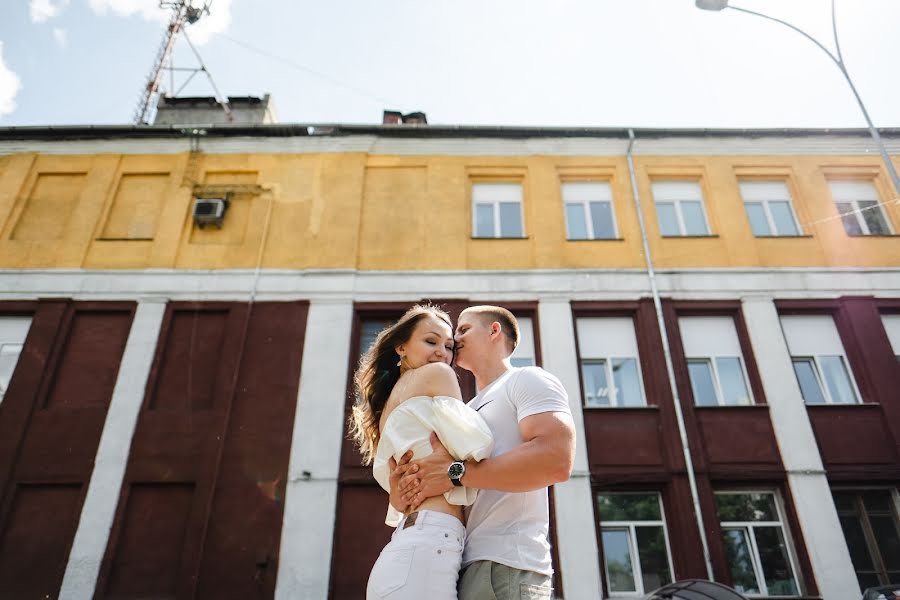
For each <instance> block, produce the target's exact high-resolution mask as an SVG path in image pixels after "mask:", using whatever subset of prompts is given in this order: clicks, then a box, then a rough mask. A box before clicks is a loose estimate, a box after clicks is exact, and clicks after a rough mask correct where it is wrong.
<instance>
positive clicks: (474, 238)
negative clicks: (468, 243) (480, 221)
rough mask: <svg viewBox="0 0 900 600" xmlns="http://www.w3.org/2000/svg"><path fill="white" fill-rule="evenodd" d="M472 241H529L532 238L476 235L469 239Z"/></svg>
mask: <svg viewBox="0 0 900 600" xmlns="http://www.w3.org/2000/svg"><path fill="white" fill-rule="evenodd" d="M469 239H470V240H529V239H531V238H530V237H528V236H527V235H526V236H522V237H502V236H501V237H475V236H474V235H473V236H471V237H470V238H469Z"/></svg>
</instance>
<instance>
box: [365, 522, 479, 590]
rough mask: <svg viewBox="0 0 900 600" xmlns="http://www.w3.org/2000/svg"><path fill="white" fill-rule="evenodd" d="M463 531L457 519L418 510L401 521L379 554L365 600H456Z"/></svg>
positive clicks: (464, 536) (463, 541)
mask: <svg viewBox="0 0 900 600" xmlns="http://www.w3.org/2000/svg"><path fill="white" fill-rule="evenodd" d="M465 541H466V528H465V526H464V525H463V524H462V523H461V522H460V521H459V519H457V518H456V517H453V516H450V515H447V514H444V513H440V512H434V511H431V510H420V511H419V512H418V513H411V514H410V515H409V516H407V517H406V518H404V519H403V521H401V522H400V524H399V525H398V526H397V529H396V530H395V531H394V535H393V536H392V537H391V541H390V542H389V543H388V545H387V546H385V547H384V549H383V550H382V551H381V554H380V555H379V556H378V560H376V561H375V566H374V567H372V573H371V574H370V575H369V585H368V586H367V587H366V599H367V600H382V599H385V600H406V599H410V600H422V599H423V598H427V599H428V600H444V599H447V600H457V596H456V582H457V580H458V579H459V567H460V565H461V564H462V551H463V545H464V544H465Z"/></svg>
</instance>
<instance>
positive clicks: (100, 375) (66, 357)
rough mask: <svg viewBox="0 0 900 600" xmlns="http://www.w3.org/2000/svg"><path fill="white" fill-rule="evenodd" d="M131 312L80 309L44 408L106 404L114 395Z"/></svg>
mask: <svg viewBox="0 0 900 600" xmlns="http://www.w3.org/2000/svg"><path fill="white" fill-rule="evenodd" d="M131 316H132V315H131V314H130V313H123V312H121V311H118V312H112V311H110V312H105V311H92V312H80V311H79V312H76V313H75V314H74V315H73V317H72V322H71V324H70V326H69V332H68V335H67V336H66V337H67V339H66V342H65V345H64V347H63V349H62V351H61V356H60V357H59V359H58V365H59V366H58V368H57V370H56V376H55V377H54V378H53V382H52V384H51V389H50V391H49V393H48V394H47V400H46V402H45V403H44V408H47V409H51V410H55V409H60V408H70V409H78V408H85V407H106V406H108V405H109V401H110V399H111V398H112V392H113V387H114V386H115V384H116V375H117V374H118V372H119V360H118V359H119V358H121V356H122V352H123V351H124V350H125V342H126V340H127V339H128V331H129V329H130V327H131Z"/></svg>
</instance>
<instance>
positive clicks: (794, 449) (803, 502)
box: [742, 297, 860, 600]
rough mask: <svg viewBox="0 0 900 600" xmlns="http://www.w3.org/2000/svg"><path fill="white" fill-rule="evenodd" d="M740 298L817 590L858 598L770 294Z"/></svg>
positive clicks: (838, 598) (830, 597) (829, 597)
mask: <svg viewBox="0 0 900 600" xmlns="http://www.w3.org/2000/svg"><path fill="white" fill-rule="evenodd" d="M742 302H743V313H744V320H745V321H746V323H747V330H748V332H749V334H750V343H751V345H752V346H753V355H754V358H755V359H756V364H757V367H758V368H759V375H760V378H761V379H762V384H763V389H764V390H765V393H766V399H767V401H768V403H769V414H770V415H771V418H772V426H773V428H774V430H775V438H776V439H777V441H778V448H779V449H780V450H781V459H782V461H783V462H784V468H785V470H786V471H787V473H788V484H789V485H790V488H791V495H792V496H793V498H794V504H795V506H796V509H797V518H798V520H799V521H800V528H801V529H802V531H803V538H804V541H805V543H806V544H805V545H806V551H807V552H808V553H809V559H810V562H811V563H812V569H813V573H814V575H815V578H816V582H817V584H818V587H819V594H821V596H822V598H823V599H824V600H846V599H847V598H858V597H859V596H860V592H859V585H858V584H857V580H856V573H855V571H854V570H853V563H852V562H851V561H850V553H849V551H848V550H847V544H846V542H845V540H844V534H843V531H842V530H841V524H840V521H839V520H838V515H837V510H836V509H835V507H834V502H833V501H832V499H831V489H830V488H829V486H828V479H827V478H826V476H825V471H824V468H823V465H822V459H821V457H820V455H819V449H818V445H817V444H816V440H815V437H814V435H813V428H812V424H811V423H810V422H809V416H808V415H807V413H806V406H805V404H804V402H803V396H802V395H801V393H800V385H799V384H798V383H797V378H796V376H795V375H794V370H793V366H792V364H791V355H790V352H789V351H788V347H787V342H786V341H785V339H784V333H783V332H782V330H781V321H780V320H779V318H778V311H777V310H776V308H775V303H774V301H773V299H772V298H770V297H747V298H743V299H742Z"/></svg>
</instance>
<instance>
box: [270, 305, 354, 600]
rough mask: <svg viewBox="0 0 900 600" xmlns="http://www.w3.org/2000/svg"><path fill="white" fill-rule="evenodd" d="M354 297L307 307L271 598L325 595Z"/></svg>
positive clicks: (328, 571)
mask: <svg viewBox="0 0 900 600" xmlns="http://www.w3.org/2000/svg"><path fill="white" fill-rule="evenodd" d="M352 324H353V302H352V301H351V300H349V299H348V300H340V301H313V302H312V303H311V304H310V307H309V317H308V318H307V324H306V340H305V341H304V344H303V365H302V368H301V372H300V387H299V390H298V393H297V411H296V413H295V416H294V433H293V437H292V440H291V460H290V466H289V467H288V483H287V492H286V496H285V503H284V524H283V526H282V530H281V550H280V552H279V560H278V580H277V582H276V584H275V598H276V599H277V600H288V599H292V598H326V597H327V596H328V581H329V577H330V571H331V546H332V541H333V536H334V526H335V511H336V501H337V477H338V469H339V468H340V457H341V441H342V440H343V439H344V398H345V396H344V391H345V390H344V385H345V384H346V378H345V376H346V371H345V369H346V366H347V361H348V357H349V355H350V335H351V329H352Z"/></svg>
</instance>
